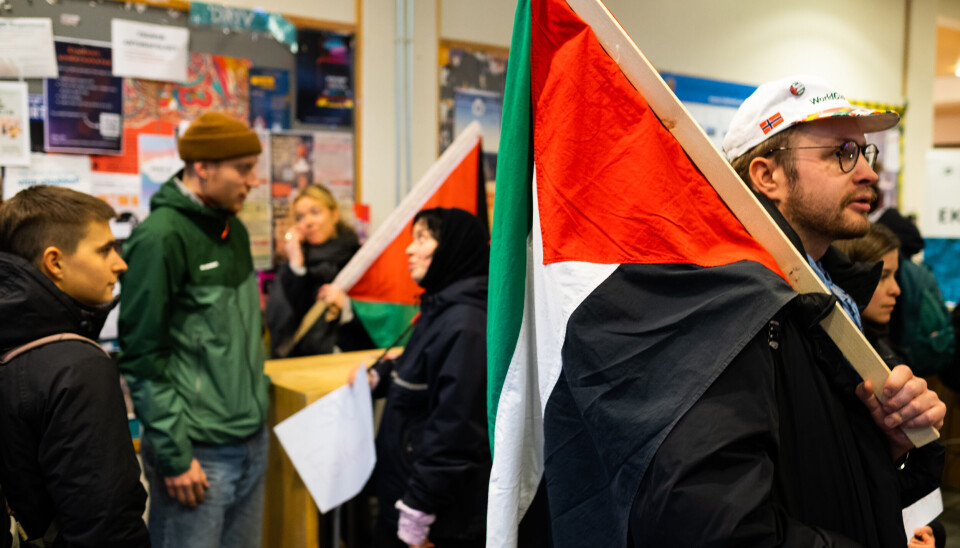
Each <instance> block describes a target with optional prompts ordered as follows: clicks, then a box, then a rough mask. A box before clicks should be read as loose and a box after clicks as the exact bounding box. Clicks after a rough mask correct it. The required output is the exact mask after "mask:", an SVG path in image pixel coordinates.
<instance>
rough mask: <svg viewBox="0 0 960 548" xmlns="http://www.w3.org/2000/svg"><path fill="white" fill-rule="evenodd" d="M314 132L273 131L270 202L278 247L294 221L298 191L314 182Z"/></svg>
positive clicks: (271, 140) (276, 248)
mask: <svg viewBox="0 0 960 548" xmlns="http://www.w3.org/2000/svg"><path fill="white" fill-rule="evenodd" d="M313 142H314V141H313V134H312V133H305V132H284V133H273V134H271V136H270V156H269V158H270V205H271V209H272V212H273V238H274V250H279V247H280V246H277V245H276V242H277V241H278V240H281V239H282V238H283V235H284V234H286V232H287V229H289V228H290V224H291V222H292V218H291V213H290V206H291V201H292V200H293V198H294V197H296V195H297V192H299V191H300V189H302V188H303V187H305V186H307V185H308V184H310V183H312V182H313V169H314V161H313V157H314V151H313Z"/></svg>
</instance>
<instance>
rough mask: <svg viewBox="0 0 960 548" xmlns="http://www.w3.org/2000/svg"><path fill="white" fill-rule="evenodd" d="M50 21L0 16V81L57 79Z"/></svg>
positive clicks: (42, 18)
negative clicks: (1, 79)
mask: <svg viewBox="0 0 960 548" xmlns="http://www.w3.org/2000/svg"><path fill="white" fill-rule="evenodd" d="M57 75H58V72H57V59H56V57H55V56H54V53H53V22H52V21H51V20H50V19H49V18H46V17H0V78H56V77H57Z"/></svg>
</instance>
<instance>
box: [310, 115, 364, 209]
mask: <svg viewBox="0 0 960 548" xmlns="http://www.w3.org/2000/svg"><path fill="white" fill-rule="evenodd" d="M353 163H354V154H353V134H352V133H349V132H346V131H318V132H315V133H314V134H313V181H314V182H316V183H320V184H322V185H323V186H325V187H327V188H329V189H330V192H332V193H333V197H334V198H336V200H337V202H338V203H339V204H340V205H341V206H342V207H343V208H344V210H345V211H349V209H350V208H351V207H352V204H353V200H354V195H355V192H354V184H353V181H354V177H353Z"/></svg>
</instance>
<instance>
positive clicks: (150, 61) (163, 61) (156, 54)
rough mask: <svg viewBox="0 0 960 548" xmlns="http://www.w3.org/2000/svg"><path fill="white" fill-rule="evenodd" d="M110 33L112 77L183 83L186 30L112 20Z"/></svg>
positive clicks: (187, 36) (185, 76)
mask: <svg viewBox="0 0 960 548" xmlns="http://www.w3.org/2000/svg"><path fill="white" fill-rule="evenodd" d="M110 30H111V38H112V42H111V43H112V44H113V75H114V76H128V77H130V78H146V79H149V80H161V81H165V82H184V81H186V79H187V45H188V43H189V41H190V31H189V30H188V29H185V28H182V27H171V26H167V25H154V24H151V23H139V22H137V21H126V20H124V19H112V20H111V21H110Z"/></svg>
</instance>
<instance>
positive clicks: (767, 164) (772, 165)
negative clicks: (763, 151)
mask: <svg viewBox="0 0 960 548" xmlns="http://www.w3.org/2000/svg"><path fill="white" fill-rule="evenodd" d="M748 173H749V174H750V186H751V187H753V189H754V190H755V191H757V192H759V193H760V194H763V195H764V196H766V197H767V198H770V199H771V200H773V202H774V203H780V202H781V201H782V200H783V199H785V198H786V192H787V185H786V174H785V173H784V171H783V168H782V167H781V166H780V165H779V164H778V163H777V162H775V161H774V160H773V159H771V158H765V157H763V156H757V157H756V158H754V159H753V160H751V161H750V167H749V171H748Z"/></svg>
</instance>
